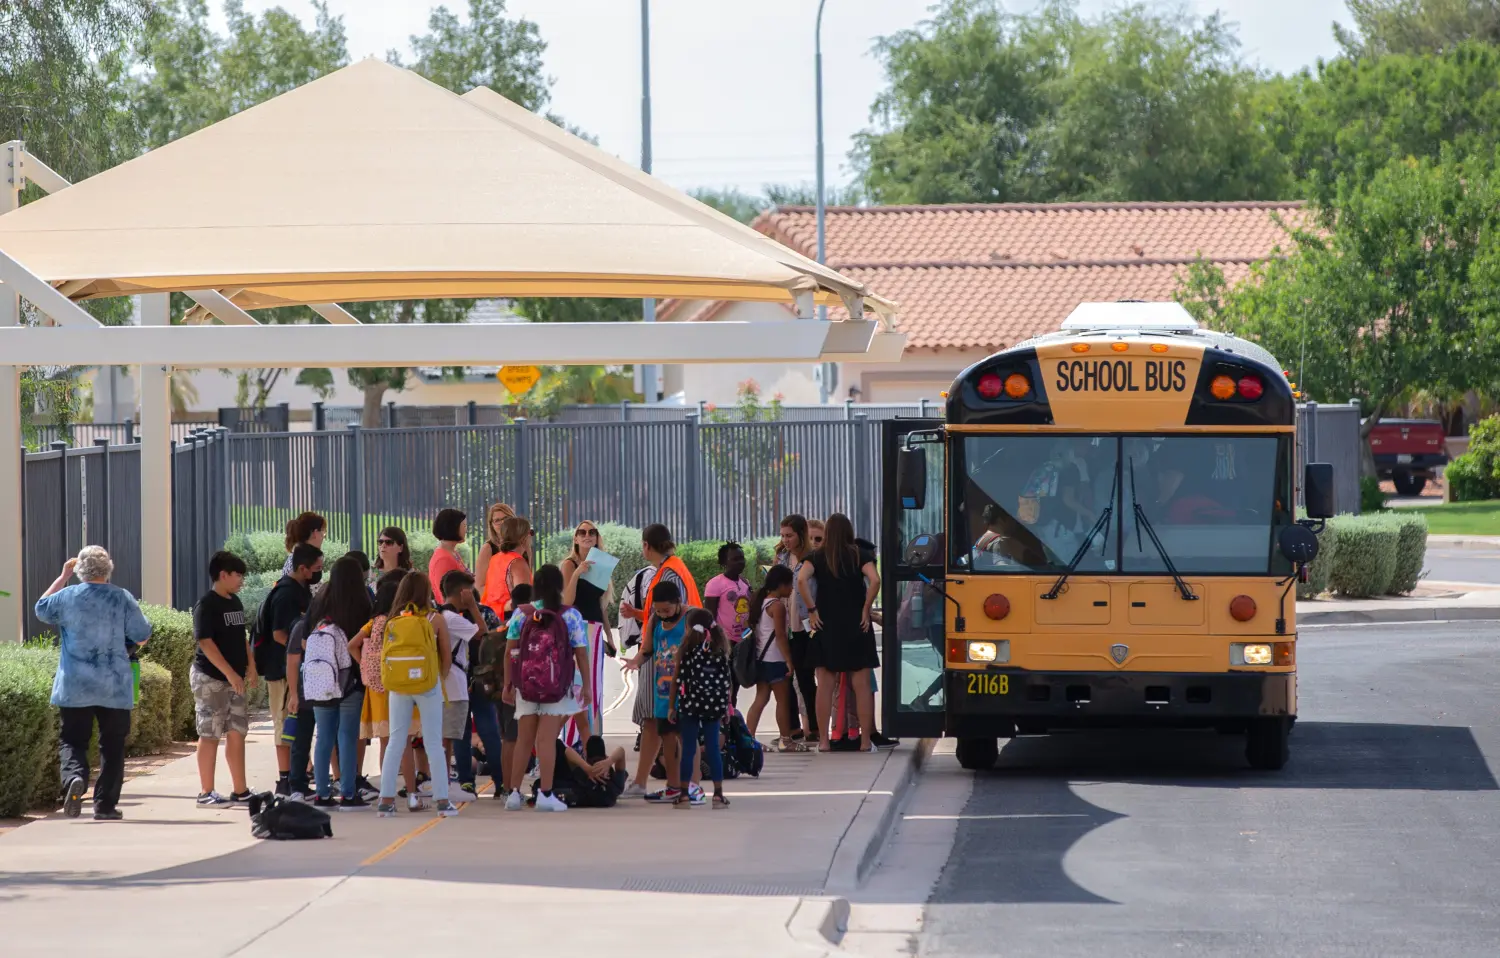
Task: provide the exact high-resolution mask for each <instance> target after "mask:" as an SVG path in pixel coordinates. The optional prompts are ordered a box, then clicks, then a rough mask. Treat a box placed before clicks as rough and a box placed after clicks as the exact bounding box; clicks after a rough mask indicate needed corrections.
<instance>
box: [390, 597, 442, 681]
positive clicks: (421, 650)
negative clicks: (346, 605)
mask: <svg viewBox="0 0 1500 958" xmlns="http://www.w3.org/2000/svg"><path fill="white" fill-rule="evenodd" d="M440 667H441V665H440V662H439V659H438V650H437V633H435V632H434V631H433V629H432V623H431V622H429V621H427V616H426V615H424V614H423V613H422V612H421V611H420V610H418V609H417V607H416V605H415V604H409V605H407V607H406V608H405V609H403V610H401V614H400V615H396V616H392V617H391V618H390V619H389V620H387V621H386V624H385V645H384V647H383V648H382V649H381V651H380V684H381V685H384V686H385V690H386V691H387V692H399V693H401V694H402V695H421V694H422V693H424V692H429V691H431V690H432V688H433V686H435V685H437V683H438V670H439V668H440Z"/></svg>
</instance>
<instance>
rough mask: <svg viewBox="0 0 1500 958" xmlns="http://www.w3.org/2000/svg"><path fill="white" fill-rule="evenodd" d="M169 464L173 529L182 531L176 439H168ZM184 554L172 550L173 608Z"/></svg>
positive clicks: (143, 565) (177, 550)
mask: <svg viewBox="0 0 1500 958" xmlns="http://www.w3.org/2000/svg"><path fill="white" fill-rule="evenodd" d="M141 455H142V457H144V456H145V455H146V451H145V450H144V449H142V450H141ZM167 464H168V469H167V474H168V476H169V477H170V478H169V481H168V483H167V501H168V502H169V503H170V504H171V516H172V528H173V529H180V528H181V526H180V525H179V524H178V522H177V440H176V439H168V440H167ZM142 472H143V473H144V472H145V464H144V460H143V462H142ZM145 481H146V477H145V476H144V475H142V476H141V482H142V483H144V482H145ZM141 518H142V520H143V521H144V519H145V516H142V517H141ZM182 553H183V550H182V549H176V548H174V549H173V550H172V567H171V570H170V574H171V579H170V584H171V589H172V599H171V605H172V607H173V608H176V607H177V580H178V579H179V578H180V577H181V572H182ZM141 568H142V575H143V576H144V574H145V571H144V570H145V564H144V562H143V563H142V566H141Z"/></svg>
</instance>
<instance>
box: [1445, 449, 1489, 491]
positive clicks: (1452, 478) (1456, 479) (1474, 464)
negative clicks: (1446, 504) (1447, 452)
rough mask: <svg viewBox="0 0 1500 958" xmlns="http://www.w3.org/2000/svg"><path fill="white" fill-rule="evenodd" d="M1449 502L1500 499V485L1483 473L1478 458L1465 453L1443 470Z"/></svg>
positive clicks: (1472, 454)
mask: <svg viewBox="0 0 1500 958" xmlns="http://www.w3.org/2000/svg"><path fill="white" fill-rule="evenodd" d="M1443 481H1444V482H1446V483H1447V484H1448V499H1449V501H1450V502H1480V501H1482V500H1485V499H1494V498H1497V497H1500V488H1497V486H1500V483H1497V482H1496V481H1495V479H1494V478H1493V477H1491V476H1490V475H1489V474H1488V473H1486V472H1485V471H1484V468H1483V466H1482V464H1481V462H1480V457H1479V456H1478V455H1476V454H1474V453H1472V452H1466V453H1464V454H1463V455H1462V456H1459V457H1458V458H1457V459H1454V460H1453V461H1452V462H1450V463H1448V465H1447V467H1446V468H1445V469H1443Z"/></svg>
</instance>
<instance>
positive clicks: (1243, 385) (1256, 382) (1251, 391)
mask: <svg viewBox="0 0 1500 958" xmlns="http://www.w3.org/2000/svg"><path fill="white" fill-rule="evenodd" d="M1239 386H1240V395H1241V396H1242V397H1244V398H1245V399H1259V398H1260V394H1261V393H1263V392H1265V386H1263V385H1262V384H1261V381H1260V378H1259V377H1258V376H1246V377H1244V378H1243V379H1241V380H1240V383H1239Z"/></svg>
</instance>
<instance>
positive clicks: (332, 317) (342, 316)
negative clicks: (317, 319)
mask: <svg viewBox="0 0 1500 958" xmlns="http://www.w3.org/2000/svg"><path fill="white" fill-rule="evenodd" d="M310 308H311V309H312V311H313V312H315V313H317V314H318V315H319V316H322V317H323V318H324V319H326V320H328V321H329V322H330V323H332V324H333V325H335V326H358V325H360V322H359V318H358V317H356V316H355V315H354V314H353V313H351V312H349V311H348V310H347V309H345V308H344V307H342V306H340V305H339V304H338V303H313V304H312V306H311V307H310Z"/></svg>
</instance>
